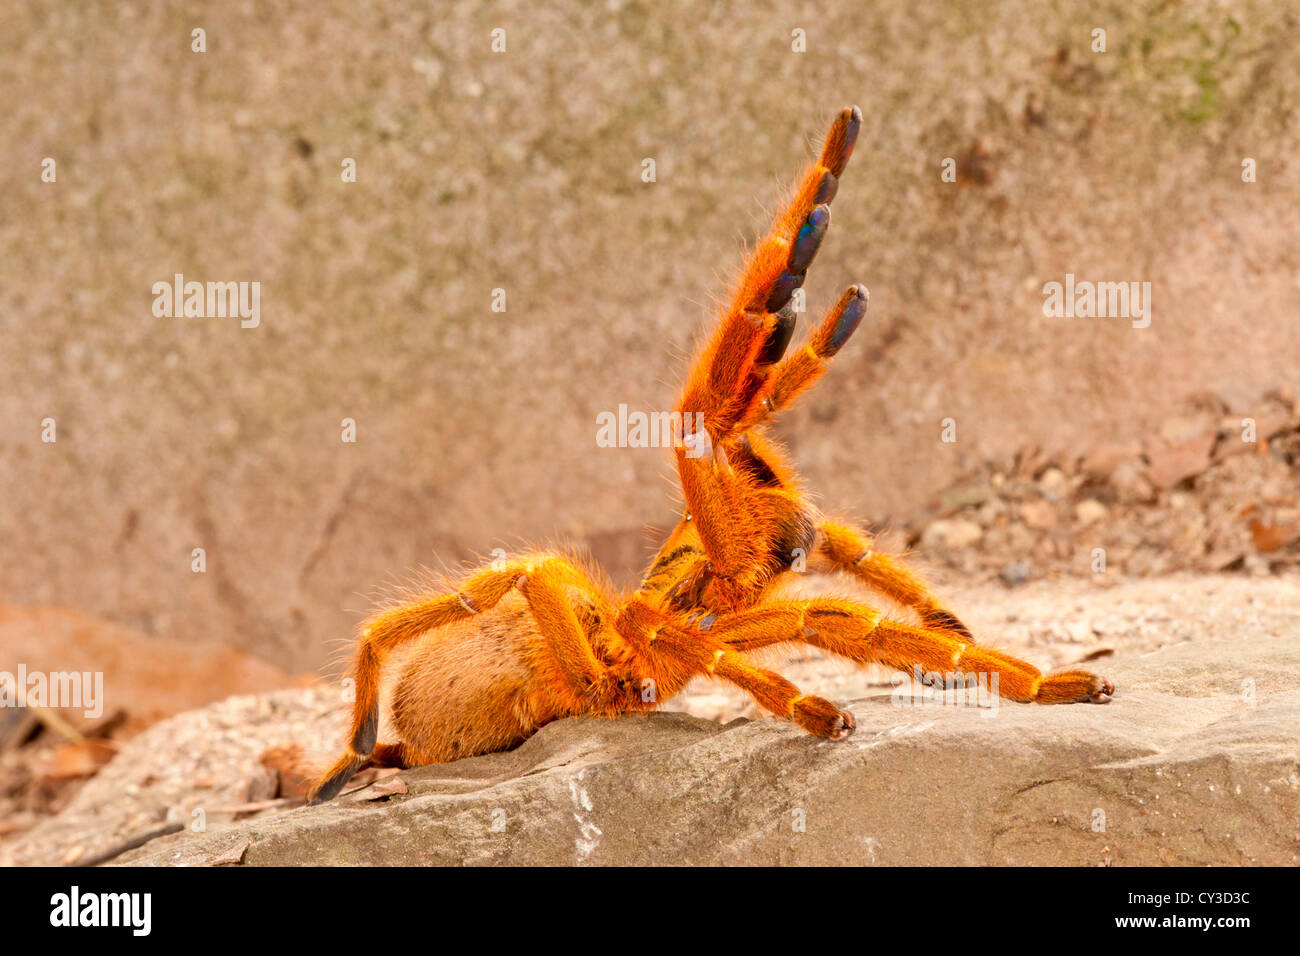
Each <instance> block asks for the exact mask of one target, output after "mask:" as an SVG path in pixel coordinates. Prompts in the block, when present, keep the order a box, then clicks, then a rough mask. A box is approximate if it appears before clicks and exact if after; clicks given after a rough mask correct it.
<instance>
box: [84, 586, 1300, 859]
mask: <svg viewBox="0 0 1300 956" xmlns="http://www.w3.org/2000/svg"><path fill="white" fill-rule="evenodd" d="M1211 586H1212V585H1210V584H1207V585H1206V587H1207V588H1209V587H1211ZM1218 586H1220V587H1222V582H1220V583H1219V585H1218ZM1265 593H1266V594H1267V596H1268V598H1269V599H1270V606H1268V607H1263V608H1259V607H1256V608H1255V609H1254V610H1253V611H1251V612H1250V616H1249V624H1248V626H1246V627H1239V626H1238V627H1234V626H1233V625H1232V620H1231V617H1232V615H1228V616H1220V617H1210V616H1208V615H1207V616H1206V617H1205V618H1203V620H1205V621H1206V622H1207V623H1206V625H1205V626H1204V628H1202V630H1201V631H1200V632H1199V634H1198V638H1197V639H1195V640H1191V641H1185V642H1182V643H1178V644H1174V645H1172V646H1167V647H1164V648H1161V649H1159V650H1155V651H1151V652H1148V653H1143V654H1139V653H1136V652H1135V653H1133V654H1131V655H1129V656H1128V657H1123V656H1121V657H1120V658H1119V659H1115V660H1107V661H1103V662H1102V664H1101V666H1100V667H1099V669H1103V670H1104V672H1105V673H1107V674H1108V675H1109V676H1110V677H1112V678H1113V679H1114V680H1115V681H1116V683H1117V685H1118V687H1119V693H1118V694H1117V696H1116V698H1115V700H1114V701H1113V702H1112V703H1111V704H1109V705H1107V706H1102V707H1094V706H1068V707H1033V706H1024V705H1016V704H1010V703H1005V702H1004V703H1002V704H1001V705H1000V706H998V707H996V708H990V709H981V708H977V707H955V706H936V705H934V704H928V705H920V706H902V705H901V702H899V701H895V700H892V699H891V697H892V691H891V689H890V688H889V687H888V686H886V687H884V688H881V689H880V690H878V691H877V692H876V693H874V694H869V695H868V696H865V697H862V698H860V699H857V700H855V701H853V702H852V703H851V704H850V708H851V709H852V711H853V713H854V715H855V716H856V717H857V721H858V730H857V733H856V734H855V735H854V736H853V737H851V738H849V740H848V741H846V742H844V743H841V744H831V743H825V742H821V741H816V740H812V739H810V738H808V737H806V736H805V735H804V734H802V733H801V732H799V731H798V730H797V729H795V728H793V727H791V726H790V725H789V724H787V723H784V722H782V721H778V720H775V719H771V718H762V719H758V720H753V721H748V720H734V721H732V722H730V723H728V724H725V725H723V724H720V723H716V722H712V721H707V720H702V719H699V718H697V717H692V716H690V715H687V714H681V713H665V714H656V715H651V716H648V717H641V718H631V719H625V720H621V721H598V720H566V721H561V722H558V723H556V724H552V725H550V726H548V727H546V728H544V729H543V730H542V731H541V732H540V733H538V734H537V735H536V736H535V737H533V738H532V739H531V740H529V741H527V742H526V743H525V744H524V745H522V746H521V747H519V748H518V749H517V750H515V751H513V752H511V753H504V754H495V755H490V756H486V757H479V758H473V759H469V760H462V761H459V762H456V763H454V764H448V765H442V766H434V767H425V768H419V769H415V770H408V771H403V772H401V773H400V774H399V775H398V776H397V777H396V778H390V779H389V780H386V781H383V783H384V784H385V785H386V789H387V790H388V791H390V795H388V796H380V795H378V794H376V792H375V789H374V788H373V787H372V788H366V789H363V790H359V791H357V792H354V793H352V794H350V795H345V796H344V797H342V798H340V799H339V800H337V801H335V802H333V803H331V804H328V805H326V806H323V807H309V808H298V809H293V810H289V811H287V812H279V813H274V814H270V815H264V816H262V817H259V818H253V819H249V820H246V821H244V822H240V823H236V824H234V825H230V826H228V827H227V828H226V829H224V830H220V831H219V832H218V831H217V830H216V828H215V827H210V829H209V832H207V833H201V834H195V833H182V834H176V835H174V836H170V837H167V838H164V839H161V840H156V841H154V842H152V843H149V844H148V845H147V846H145V847H142V848H140V849H138V850H135V851H132V852H131V853H128V854H125V855H123V856H121V857H119V858H118V862H124V863H136V864H157V865H174V864H204V863H213V862H228V861H239V862H242V863H244V864H246V865H279V864H366V863H369V864H402V865H406V864H575V863H586V864H651V865H653V864H777V863H782V864H785V863H793V864H817V863H825V864H881V865H887V864H1017V863H1026V864H1069V865H1161V864H1178V865H1205V864H1228V865H1231V864H1271V865H1295V864H1296V863H1298V862H1300V822H1298V821H1300V688H1297V686H1296V680H1295V677H1296V675H1297V674H1298V673H1300V642H1298V641H1297V638H1298V637H1300V603H1297V602H1296V601H1295V600H1294V597H1295V589H1294V586H1293V585H1292V586H1291V588H1290V590H1283V589H1281V588H1274V589H1273V590H1271V591H1268V592H1265ZM1231 596H1232V591H1231V589H1230V588H1229V590H1228V591H1227V592H1226V593H1224V595H1223V597H1224V598H1231ZM1016 597H1017V598H1019V594H1017V595H1016ZM1093 600H1094V603H1096V604H1097V605H1099V607H1098V608H1095V609H1094V610H1097V611H1099V612H1102V613H1104V612H1105V611H1106V606H1105V605H1106V602H1108V601H1110V600H1112V597H1111V595H1110V594H1107V593H1105V592H1102V593H1099V594H1098V595H1096V596H1095V597H1094V598H1093ZM1214 600H1215V601H1216V602H1217V603H1219V604H1225V603H1227V602H1226V601H1225V600H1223V599H1221V598H1215V599H1214ZM1191 603H1194V601H1189V604H1191ZM1019 614H1020V612H1016V614H1015V615H1014V616H1019ZM1235 616H1236V618H1237V620H1241V612H1240V611H1238V612H1235ZM787 673H791V676H795V674H794V673H792V672H791V671H787ZM795 679H796V680H797V679H798V677H795ZM308 693H310V692H306V691H292V692H279V693H277V694H275V695H268V697H264V698H260V699H261V700H266V699H268V698H275V699H283V700H286V701H287V700H290V699H291V695H294V694H297V695H304V694H308ZM253 699H254V700H257V699H259V698H253ZM313 699H315V698H313ZM315 700H316V702H315V706H319V704H320V701H319V700H318V699H315ZM186 716H188V715H186ZM178 719H185V718H184V717H182V718H178ZM166 726H167V725H160V728H158V729H163V728H166ZM110 769H111V768H110ZM393 779H396V780H400V781H401V784H397V785H396V786H394V785H393V783H392V780H393ZM403 784H404V786H405V792H401V791H402V785H403ZM92 785H93V784H92ZM394 790H395V791H398V792H396V793H391V791H394ZM1103 827H1104V829H1103Z"/></svg>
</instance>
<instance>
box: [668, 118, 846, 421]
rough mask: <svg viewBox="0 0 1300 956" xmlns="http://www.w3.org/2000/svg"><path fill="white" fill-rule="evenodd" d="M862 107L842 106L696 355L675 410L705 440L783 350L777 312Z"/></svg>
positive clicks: (817, 235) (813, 244)
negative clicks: (698, 419) (700, 422)
mask: <svg viewBox="0 0 1300 956" xmlns="http://www.w3.org/2000/svg"><path fill="white" fill-rule="evenodd" d="M861 125H862V112H861V111H860V110H859V109H857V107H851V108H848V109H845V110H843V111H842V112H841V113H840V115H839V116H838V117H837V118H836V121H835V124H834V125H833V126H832V127H831V131H830V134H829V135H828V136H827V138H826V143H825V145H824V146H823V148H822V152H821V156H820V158H819V159H818V160H817V161H816V162H814V163H813V164H812V165H810V166H809V168H808V169H807V170H806V171H805V173H804V176H803V178H802V180H801V181H800V184H799V186H798V187H797V188H796V190H795V195H794V198H793V199H792V200H791V201H790V203H789V204H788V205H787V206H786V208H785V209H784V210H783V211H782V212H781V213H780V214H779V215H778V216H777V217H776V221H775V222H774V223H773V226H772V231H771V233H770V234H769V235H768V236H767V238H766V239H765V240H764V241H763V242H761V243H760V244H759V245H758V247H757V248H756V249H755V250H754V252H753V254H752V255H751V257H750V259H749V262H748V263H747V265H746V268H745V272H744V276H743V278H742V279H741V282H740V286H739V288H738V289H737V291H736V294H735V296H734V297H733V299H732V303H731V306H730V307H729V309H728V310H727V313H726V315H725V316H724V318H723V320H722V321H721V323H719V326H718V328H717V330H716V331H715V332H714V334H713V336H712V338H711V339H710V340H709V342H708V344H707V345H706V346H705V348H704V350H703V352H702V354H701V355H700V357H699V358H698V359H697V361H696V364H695V367H694V369H693V371H692V373H691V376H690V381H689V383H688V385H687V387H686V389H685V391H684V393H683V395H682V400H681V402H680V403H679V407H678V411H679V412H683V413H691V414H696V415H701V416H703V419H704V421H705V424H706V427H707V430H708V432H709V434H710V437H711V440H712V441H713V442H714V443H715V444H717V443H718V442H720V441H724V440H725V439H726V438H727V436H728V435H729V434H730V432H731V431H732V429H733V426H734V424H735V422H736V420H737V418H739V417H740V416H741V415H743V414H744V412H745V409H746V407H747V406H748V404H749V402H750V400H751V399H752V397H753V395H754V393H755V392H756V391H757V390H758V388H759V387H760V386H761V384H762V382H763V380H764V378H765V377H766V369H767V367H769V366H770V365H771V364H772V363H773V362H775V361H777V360H778V359H779V358H780V357H781V356H782V355H783V354H784V352H785V346H786V345H787V344H788V343H789V340H790V335H791V332H792V330H793V325H794V313H793V311H789V312H783V310H784V309H785V308H786V306H787V305H788V303H789V301H790V297H791V296H792V295H793V294H794V291H795V289H797V288H799V287H800V286H801V285H802V284H803V281H804V277H805V275H806V272H807V270H808V267H809V266H810V265H811V264H812V261H813V258H814V257H815V256H816V254H817V250H818V249H819V248H820V246H821V242H822V239H823V238H824V237H825V235H826V230H827V228H828V227H829V225H830V209H829V207H828V205H827V203H829V202H830V200H831V199H832V198H833V197H834V194H835V190H836V188H837V184H838V177H839V176H840V175H841V174H842V173H843V171H844V167H845V165H846V164H847V163H848V160H849V157H850V156H851V155H852V152H853V145H854V143H855V142H856V141H857V137H858V130H859V129H860V128H861Z"/></svg>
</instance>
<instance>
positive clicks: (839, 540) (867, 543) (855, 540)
mask: <svg viewBox="0 0 1300 956" xmlns="http://www.w3.org/2000/svg"><path fill="white" fill-rule="evenodd" d="M817 532H818V535H817V538H818V540H817V552H818V554H819V555H820V556H821V557H823V558H824V559H825V560H826V561H827V562H829V564H830V565H831V567H833V568H836V569H838V570H841V571H845V572H848V573H849V574H851V575H853V576H854V577H855V578H857V579H858V580H859V581H861V582H862V583H863V584H865V585H866V586H867V587H870V588H874V589H875V590H877V591H879V592H880V593H882V594H884V595H886V596H887V597H890V598H893V599H894V600H895V601H897V602H898V603H900V604H902V605H903V606H904V607H909V608H912V609H913V610H915V611H916V613H917V614H919V615H920V616H921V621H922V623H923V624H925V626H926V627H928V628H930V629H932V630H939V631H951V632H952V633H953V635H954V636H956V637H959V638H960V639H961V640H963V641H965V642H966V643H967V644H974V643H975V639H974V638H973V637H971V633H970V630H969V629H968V628H967V627H966V625H965V624H963V623H962V622H961V621H960V620H958V619H957V616H956V615H954V614H953V613H952V612H951V611H948V610H946V609H944V608H942V607H940V606H939V603H938V601H937V600H936V599H935V597H934V595H933V594H931V593H930V589H929V588H928V587H926V585H925V582H924V581H922V580H921V578H920V577H919V576H918V575H917V574H916V573H914V572H913V571H911V570H909V569H908V568H906V567H904V566H903V565H902V564H900V563H898V562H897V561H895V560H894V559H893V558H892V557H890V556H889V555H887V554H881V553H880V552H878V551H876V550H875V549H874V548H873V547H872V544H873V542H872V541H871V539H870V538H869V537H867V536H866V535H863V534H861V533H860V532H858V531H856V530H854V529H853V528H850V527H848V526H847V525H842V524H836V523H835V522H832V521H822V522H820V523H819V524H818V525H817Z"/></svg>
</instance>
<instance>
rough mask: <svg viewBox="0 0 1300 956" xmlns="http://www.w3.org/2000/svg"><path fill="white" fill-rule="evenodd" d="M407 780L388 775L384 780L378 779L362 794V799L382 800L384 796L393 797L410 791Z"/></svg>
mask: <svg viewBox="0 0 1300 956" xmlns="http://www.w3.org/2000/svg"><path fill="white" fill-rule="evenodd" d="M408 792H409V791H408V790H407V788H406V781H405V780H403V779H402V778H401V777H395V776H394V777H387V778H385V779H383V780H376V781H375V782H374V785H373V786H371V787H370V789H369V790H367V791H365V792H364V793H362V794H361V796H360V799H361V800H382V799H383V798H384V797H391V796H394V795H395V794H399V793H408Z"/></svg>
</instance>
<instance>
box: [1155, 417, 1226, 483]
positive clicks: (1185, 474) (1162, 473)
mask: <svg viewBox="0 0 1300 956" xmlns="http://www.w3.org/2000/svg"><path fill="white" fill-rule="evenodd" d="M1214 441H1215V433H1214V432H1213V431H1205V432H1202V433H1201V434H1200V435H1197V436H1196V437H1195V438H1189V439H1188V440H1187V441H1181V442H1178V443H1177V444H1174V445H1167V446H1165V447H1163V448H1155V447H1153V448H1150V449H1149V450H1148V451H1147V478H1148V479H1150V481H1151V483H1152V484H1153V485H1155V486H1156V487H1157V488H1160V489H1162V490H1165V491H1168V490H1169V489H1170V488H1174V487H1176V486H1177V485H1178V484H1179V483H1181V482H1183V481H1185V480H1186V479H1188V478H1193V477H1195V476H1196V475H1199V474H1201V472H1203V471H1205V469H1206V468H1208V467H1209V466H1210V452H1211V451H1212V450H1213V448H1214Z"/></svg>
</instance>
